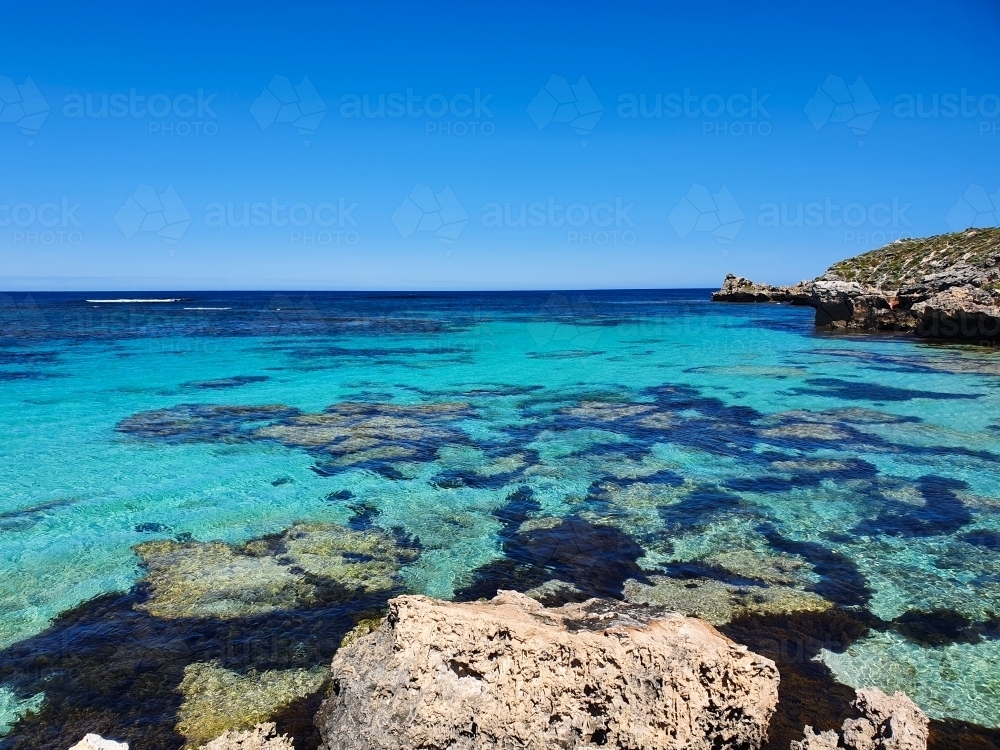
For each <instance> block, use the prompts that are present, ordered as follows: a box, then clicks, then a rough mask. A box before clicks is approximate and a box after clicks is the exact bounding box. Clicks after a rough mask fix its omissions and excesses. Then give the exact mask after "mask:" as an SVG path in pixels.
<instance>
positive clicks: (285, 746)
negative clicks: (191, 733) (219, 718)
mask: <svg viewBox="0 0 1000 750" xmlns="http://www.w3.org/2000/svg"><path fill="white" fill-rule="evenodd" d="M199 750H295V747H294V746H293V745H292V740H291V739H290V738H289V737H288V736H287V735H284V734H282V735H279V734H278V730H277V729H276V728H275V726H274V724H258V725H257V726H255V727H254V728H253V729H251V730H249V731H245V732H226V733H225V734H224V735H222V736H221V737H218V738H216V739H214V740H212V741H211V742H209V743H208V744H207V745H202V746H201V748H200V749H199Z"/></svg>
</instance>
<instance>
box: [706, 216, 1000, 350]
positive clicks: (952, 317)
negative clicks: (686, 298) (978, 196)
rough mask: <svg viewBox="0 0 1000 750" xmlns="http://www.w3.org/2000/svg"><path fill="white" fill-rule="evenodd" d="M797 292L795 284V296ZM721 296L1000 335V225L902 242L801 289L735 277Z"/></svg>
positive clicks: (857, 319) (870, 320)
mask: <svg viewBox="0 0 1000 750" xmlns="http://www.w3.org/2000/svg"><path fill="white" fill-rule="evenodd" d="M792 290H795V292H794V295H792ZM712 299H713V300H714V301H717V302H761V301H792V302H797V303H798V304H808V305H811V306H812V307H814V308H815V309H816V325H817V327H820V328H828V329H833V330H848V331H897V332H907V333H915V334H916V335H918V336H923V337H927V338H943V339H964V340H996V339H1000V229H968V230H966V231H964V232H957V233H955V234H946V235H938V236H935V237H927V238H923V239H908V240H896V241H895V242H893V243H891V244H889V245H886V246H885V247H882V248H879V249H878V250H872V251H871V252H868V253H864V254H863V255H859V256H857V257H854V258H849V259H847V260H843V261H841V262H839V263H835V264H834V265H832V266H831V267H830V268H829V269H827V271H826V273H825V274H823V276H821V277H819V278H818V279H816V280H815V281H812V282H801V283H799V284H797V285H795V286H794V287H772V286H767V285H764V284H755V283H753V282H750V281H748V280H746V279H743V278H738V277H734V276H732V275H730V276H727V277H726V280H725V282H723V285H722V289H720V290H719V291H718V292H716V293H715V294H713V295H712Z"/></svg>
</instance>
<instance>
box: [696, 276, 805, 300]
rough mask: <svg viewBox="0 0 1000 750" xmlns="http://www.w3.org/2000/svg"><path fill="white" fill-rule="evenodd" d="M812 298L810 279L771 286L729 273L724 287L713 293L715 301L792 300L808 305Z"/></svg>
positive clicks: (723, 283) (723, 284)
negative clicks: (788, 284)
mask: <svg viewBox="0 0 1000 750" xmlns="http://www.w3.org/2000/svg"><path fill="white" fill-rule="evenodd" d="M811 299H812V288H811V285H810V283H809V282H808V281H800V282H799V283H798V284H794V285H792V286H771V285H770V284H757V283H756V282H753V281H750V280H749V279H745V278H743V277H742V276H734V275H733V274H727V275H726V279H725V281H723V282H722V288H721V289H719V291H717V292H714V293H713V294H712V301H713V302H791V303H792V304H793V305H808V304H810V300H811Z"/></svg>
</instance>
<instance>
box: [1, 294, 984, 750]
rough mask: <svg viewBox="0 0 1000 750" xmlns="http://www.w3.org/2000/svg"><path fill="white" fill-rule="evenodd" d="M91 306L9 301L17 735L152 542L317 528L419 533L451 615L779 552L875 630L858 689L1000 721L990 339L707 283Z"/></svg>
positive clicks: (618, 586) (735, 575)
mask: <svg viewBox="0 0 1000 750" xmlns="http://www.w3.org/2000/svg"><path fill="white" fill-rule="evenodd" d="M174 296H176V297H181V296H182V295H174ZM85 297H86V295H77V296H73V295H59V296H51V297H45V296H37V297H36V298H35V299H34V300H28V301H26V300H24V299H22V298H21V297H20V296H19V297H16V298H13V299H11V298H7V299H6V301H5V303H4V304H2V305H0V310H2V315H3V318H2V319H0V320H2V321H3V328H2V329H0V342H2V343H3V346H2V348H0V412H2V413H3V415H4V418H3V423H4V429H3V432H2V434H0V456H2V465H3V467H4V468H3V472H2V474H0V541H2V545H0V568H2V571H3V575H2V576H0V612H2V617H0V649H4V650H3V651H0V733H2V732H5V731H10V730H9V725H10V724H11V723H12V722H13V721H14V720H15V718H16V717H17V716H19V715H22V714H24V713H25V711H26V710H27V708H30V707H32V706H34V707H37V705H38V703H39V701H41V700H43V699H42V698H41V697H39V696H40V695H41V693H42V692H43V691H42V690H40V689H39V688H40V687H44V685H42V684H41V683H40V682H38V681H37V680H35V681H34V682H32V680H30V679H26V678H24V676H23V674H20V673H19V672H18V671H17V669H20V668H21V667H17V668H14V667H11V668H10V669H8V670H7V671H6V672H5V668H4V661H5V659H7V660H8V665H10V664H13V663H14V657H13V656H12V654H15V653H17V652H16V648H17V645H18V644H24V643H32V642H33V640H32V639H38V638H43V637H44V634H45V633H46V632H47V629H50V628H51V627H53V622H55V621H56V618H57V617H58V616H59V615H60V614H61V613H66V612H68V611H70V610H73V609H74V608H77V607H79V606H80V605H83V604H84V603H86V602H88V601H90V600H92V599H94V598H95V597H98V596H100V595H104V594H109V593H114V592H128V591H130V590H132V589H133V587H134V586H135V585H136V584H137V583H140V582H141V581H142V580H143V578H144V576H145V575H146V568H145V567H144V566H143V564H142V563H141V560H140V557H139V556H137V554H136V552H135V551H134V548H135V546H136V545H137V544H140V543H143V542H148V541H150V540H158V539H178V538H179V539H181V540H182V541H184V540H189V541H193V542H207V541H210V540H221V541H223V542H227V543H229V544H234V545H235V544H239V543H243V542H246V541H248V540H252V539H259V538H261V537H264V536H267V535H275V534H281V533H282V532H283V531H284V530H286V529H288V528H289V527H291V526H292V525H293V524H295V523H297V522H309V523H315V522H326V523H334V524H339V525H344V526H348V527H352V528H355V529H362V528H368V529H376V530H385V531H387V532H388V531H389V530H391V531H392V533H394V534H395V535H396V536H397V537H398V538H407V539H410V540H413V541H414V543H415V544H418V545H419V555H416V556H415V558H408V559H407V560H406V562H404V563H403V565H402V568H401V569H400V570H399V582H400V583H399V585H400V587H401V588H400V590H407V591H414V592H420V593H426V594H429V595H432V596H436V597H446V598H452V597H459V598H463V597H469V596H473V595H480V594H481V593H482V592H483V591H488V590H490V587H491V586H492V588H493V589H495V588H496V585H495V584H497V583H499V584H500V585H509V586H510V587H520V588H522V589H523V590H525V589H531V588H534V587H537V586H538V585H540V584H541V583H544V582H545V581H549V582H550V584H549V585H551V581H553V580H557V581H560V582H562V583H561V584H560V585H562V584H566V585H568V587H569V588H567V590H575V591H576V592H578V594H579V595H581V596H582V595H585V594H591V593H593V594H600V595H614V596H636V594H635V592H636V591H642V592H646V593H645V594H640V595H638V596H640V598H641V596H646V597H647V598H648V599H649V600H651V601H652V600H655V592H656V591H660V590H663V589H662V586H661V587H660V588H659V589H658V588H657V586H658V584H663V582H664V581H667V583H669V580H679V581H684V580H689V579H690V580H698V581H708V582H714V584H712V585H716V584H717V585H725V586H730V587H736V588H739V587H740V586H743V587H747V586H750V587H760V588H761V589H765V588H767V587H768V586H774V585H777V584H775V583H774V580H773V575H772V576H771V577H768V576H769V574H768V571H770V570H771V569H772V568H771V567H769V565H770V566H772V567H773V565H772V563H774V561H775V560H778V561H780V562H781V564H783V565H788V566H791V568H789V569H792V568H794V570H795V571H796V572H795V574H794V575H791V574H790V578H789V580H788V581H785V582H784V583H782V584H781V586H782V587H783V588H780V591H782V592H785V593H788V595H789V596H793V597H794V596H800V597H804V598H803V601H806V600H808V601H810V602H812V604H811V605H809V606H813V607H816V608H819V609H822V608H823V607H832V608H838V609H843V610H845V611H849V612H852V613H858V615H859V616H864V617H867V618H874V619H873V620H872V621H873V622H875V623H876V624H875V625H873V626H872V628H871V630H870V631H869V632H868V633H867V634H865V635H864V636H863V637H861V638H859V639H858V640H857V641H856V642H854V643H852V644H850V646H849V648H844V647H840V648H838V647H835V646H832V647H830V648H825V649H824V650H823V651H822V652H821V653H820V654H819V658H821V659H823V660H824V662H825V663H827V664H828V666H829V667H830V668H831V669H832V672H833V674H834V675H835V677H836V679H838V680H839V681H841V682H843V683H845V684H850V685H854V686H862V685H869V684H875V685H878V686H880V687H883V688H885V689H906V690H907V691H908V692H909V693H910V694H911V695H913V697H914V698H915V699H916V700H917V701H918V703H920V704H921V705H922V707H923V708H924V709H925V710H926V711H927V712H928V714H930V715H931V716H932V717H934V718H938V719H944V718H956V719H961V720H964V721H969V722H973V723H976V724H980V725H984V726H989V727H1000V677H998V676H997V673H996V670H995V664H996V658H997V640H996V639H997V638H998V636H1000V623H998V619H997V613H1000V572H998V571H1000V567H998V562H1000V420H998V417H1000V389H998V388H997V384H998V382H1000V359H998V358H997V357H998V355H996V354H995V353H994V352H992V351H990V350H975V349H957V348H948V347H930V346H927V345H923V344H920V343H918V342H915V341H913V340H911V339H892V338H875V337H846V336H824V335H817V334H815V333H814V332H813V330H812V325H811V320H812V311H811V310H805V309H800V308H794V307H786V306H777V305H768V306H757V305H753V306H733V305H712V304H710V303H708V302H707V301H706V300H707V294H706V293H704V292H700V291H691V292H629V293H610V292H604V293H585V294H579V293H567V294H565V295H551V294H549V293H534V294H512V295H465V296H463V295H440V296H426V297H421V296H414V295H409V296H407V295H400V296H398V297H393V296H381V297H372V298H366V297H364V296H363V295H347V296H337V295H327V296H323V295H318V296H314V297H312V298H308V299H307V298H301V297H300V295H292V296H291V297H290V298H286V297H274V296H272V295H221V294H216V295H204V294H199V295H187V299H183V300H181V301H179V302H172V303H161V304H152V303H135V304H115V305H109V304H94V303H87V302H86V301H84V298H85ZM97 297H98V298H99V297H100V295H97ZM190 308H218V309H214V310H205V309H200V310H195V309H190ZM223 308H228V309H223ZM109 310H113V311H112V312H109ZM276 405H280V406H281V407H282V408H281V409H272V410H271V411H269V412H265V411H256V412H252V410H251V409H250V408H249V407H263V406H276ZM222 406H230V407H240V408H239V409H236V410H225V409H219V408H217V407H222ZM428 407H433V408H428ZM325 410H327V411H325ZM338 410H339V411H338ZM324 414H326V415H327V416H326V417H323V416H322V415H324ZM330 414H333V415H334V416H333V417H330V416H329V415H330ZM316 415H321V416H319V417H317V416H316ZM324 420H326V421H324ZM319 422H322V424H323V425H326V426H327V427H330V425H335V430H334V431H335V432H336V434H333V433H332V432H329V433H319V432H316V431H315V428H316V425H317V424H318V423H319ZM330 429H334V428H333V427H330ZM345 436H346V437H345ZM343 440H354V441H355V442H354V443H351V444H350V445H347V444H346V443H343V442H341V441H343ZM512 496H514V497H517V498H520V500H519V501H518V502H520V503H521V504H520V505H518V504H517V502H513V503H512V501H511V497H512ZM525 498H528V499H527V500H526V499H525ZM505 508H506V509H507V510H505ZM518 514H520V515H518ZM512 518H514V521H512V520H511V519H512ZM527 519H550V520H548V521H546V522H545V523H541V522H537V523H536V525H537V527H538V529H541V530H542V531H534V532H532V531H530V530H526V529H528V527H527V526H521V527H520V528H521V531H518V530H517V528H519V527H518V524H523V522H524V521H526V520H527ZM553 519H554V520H553ZM559 519H563V525H562V526H558V527H555V528H559V529H563V530H564V531H565V533H564V534H563V535H562V536H558V535H557V536H556V539H557V544H558V545H562V547H559V549H556V550H555V551H553V550H552V549H550V548H548V547H545V546H544V545H545V544H549V542H550V541H551V539H550V538H549V537H546V536H545V535H544V529H546V528H553V526H552V525H553V524H554V523H557V522H558V520H559ZM515 521H516V522H515ZM546 524H548V525H546ZM595 528H596V529H611V530H613V532H614V533H613V534H612V533H611V532H610V531H609V532H607V534H605V535H604V536H601V537H600V540H598V541H597V542H594V541H593V538H592V536H593V535H594V533H595V532H594V529H595ZM600 533H604V532H600ZM533 534H534V536H533ZM609 535H610V536H609ZM597 536H600V534H597ZM595 538H596V537H595ZM574 539H575V541H574ZM546 540H548V541H546ZM567 544H568V545H569V546H573V545H574V544H575V545H576V546H577V547H578V548H579V549H578V550H577V553H574V554H568V553H567V554H563V552H562V551H560V550H562V549H564V548H565V546H566V545H567ZM539 545H542V547H544V549H543V553H539V552H537V550H538V548H539V547H538V546H539ZM588 545H589V546H588ZM736 553H738V554H736ZM727 554H728V555H729V557H726V555H727ZM734 554H736V557H734V556H733V555H734ZM740 555H742V557H740ZM582 558H586V560H582ZM737 558H739V560H742V561H743V562H742V563H740V564H736V563H735V562H733V561H734V560H737ZM727 560H729V561H730V562H727ZM748 561H749V562H748ZM505 565H506V566H507V567H505ZM518 566H520V567H518ZM755 566H756V567H755ZM521 584H523V585H521ZM775 590H778V589H775ZM796 601H798V599H796ZM792 609H794V607H792ZM720 622H721V620H720ZM914 623H916V624H914ZM56 627H58V624H57V626H56ZM39 642H41V641H39ZM827 645H829V644H827ZM949 660H950V662H949ZM951 662H954V663H956V664H960V668H952V667H949V666H948V663H951ZM18 664H21V662H18Z"/></svg>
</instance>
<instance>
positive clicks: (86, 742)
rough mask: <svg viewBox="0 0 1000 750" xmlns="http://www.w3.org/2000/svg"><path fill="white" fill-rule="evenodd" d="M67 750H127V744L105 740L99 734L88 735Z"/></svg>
mask: <svg viewBox="0 0 1000 750" xmlns="http://www.w3.org/2000/svg"><path fill="white" fill-rule="evenodd" d="M69 750H128V743H127V742H113V741H112V740H106V739H104V738H103V737H101V735H99V734H88V735H87V736H86V737H84V738H83V739H82V740H80V741H79V742H77V743H76V744H75V745H73V747H71V748H70V749H69Z"/></svg>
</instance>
